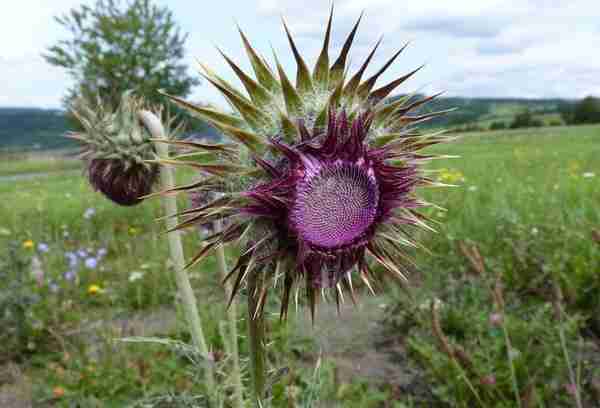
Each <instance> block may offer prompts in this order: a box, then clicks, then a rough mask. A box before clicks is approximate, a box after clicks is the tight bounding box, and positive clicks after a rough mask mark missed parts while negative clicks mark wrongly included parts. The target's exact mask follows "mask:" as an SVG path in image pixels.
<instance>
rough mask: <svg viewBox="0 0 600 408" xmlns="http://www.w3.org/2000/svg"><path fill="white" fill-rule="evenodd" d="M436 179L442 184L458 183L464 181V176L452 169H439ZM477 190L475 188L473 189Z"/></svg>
mask: <svg viewBox="0 0 600 408" xmlns="http://www.w3.org/2000/svg"><path fill="white" fill-rule="evenodd" d="M438 179H439V180H440V181H441V182H443V183H451V184H452V183H456V182H458V181H464V180H465V176H464V175H463V174H462V172H460V171H459V170H452V169H450V170H449V169H440V174H439V176H438ZM475 189H477V187H475Z"/></svg>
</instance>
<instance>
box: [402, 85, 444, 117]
mask: <svg viewBox="0 0 600 408" xmlns="http://www.w3.org/2000/svg"><path fill="white" fill-rule="evenodd" d="M443 93H444V92H443V91H442V92H438V93H436V94H434V95H431V96H428V97H426V98H423V99H420V100H418V101H415V102H413V103H411V104H410V105H408V106H406V107H404V108H401V109H398V110H396V111H395V112H394V114H393V116H394V117H400V116H403V115H405V114H406V113H408V112H410V111H411V110H413V109H415V108H418V107H419V106H421V105H424V104H426V103H428V102H430V101H432V100H434V99H435V98H437V97H439V96H440V95H442V94H443Z"/></svg>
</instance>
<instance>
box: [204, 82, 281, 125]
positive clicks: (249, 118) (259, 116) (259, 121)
mask: <svg viewBox="0 0 600 408" xmlns="http://www.w3.org/2000/svg"><path fill="white" fill-rule="evenodd" d="M205 78H206V80H207V81H209V82H210V83H211V84H213V85H214V86H215V87H216V88H217V89H218V90H219V91H221V93H222V94H223V95H225V96H226V97H227V99H228V100H229V101H230V102H231V103H232V104H233V105H234V106H235V108H236V109H237V110H238V111H239V112H240V114H241V115H242V117H243V118H244V119H245V120H246V122H247V123H248V124H249V125H250V127H252V128H253V129H254V130H257V129H261V128H263V127H264V126H265V125H268V124H270V122H271V119H270V118H269V117H268V116H267V115H266V114H265V113H263V112H262V111H261V110H260V109H258V108H257V107H256V106H255V105H254V104H252V102H250V101H249V100H248V99H246V98H245V97H240V96H238V95H237V94H235V93H233V92H231V91H230V90H229V89H228V88H226V87H224V86H223V85H221V84H220V83H218V82H217V81H215V80H213V79H212V78H210V77H208V76H205Z"/></svg>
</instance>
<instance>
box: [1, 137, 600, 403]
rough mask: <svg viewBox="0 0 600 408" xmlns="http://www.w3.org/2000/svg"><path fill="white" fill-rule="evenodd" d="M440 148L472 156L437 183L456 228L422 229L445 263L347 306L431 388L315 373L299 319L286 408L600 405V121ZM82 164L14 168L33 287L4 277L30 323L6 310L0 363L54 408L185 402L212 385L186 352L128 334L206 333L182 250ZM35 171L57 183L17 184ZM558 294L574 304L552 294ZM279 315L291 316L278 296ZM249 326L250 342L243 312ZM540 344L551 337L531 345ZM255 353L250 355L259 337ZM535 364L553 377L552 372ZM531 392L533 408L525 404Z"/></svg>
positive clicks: (279, 341)
mask: <svg viewBox="0 0 600 408" xmlns="http://www.w3.org/2000/svg"><path fill="white" fill-rule="evenodd" d="M432 151H433V150H432ZM435 152H443V153H446V154H451V155H459V156H460V158H457V159H444V160H438V161H435V162H433V163H432V164H431V166H429V169H428V170H430V171H432V172H433V173H432V174H433V176H434V177H436V178H438V179H439V180H441V181H443V182H446V183H448V184H455V185H456V187H449V188H443V189H435V190H433V189H432V190H426V191H423V194H424V195H425V197H426V199H427V200H428V201H431V202H434V203H436V204H438V205H440V206H441V207H444V208H445V209H446V210H443V209H437V208H432V209H428V210H427V211H426V212H427V214H428V215H429V216H430V217H431V218H433V219H434V220H436V221H438V222H439V225H436V226H435V227H436V228H437V229H438V233H437V234H422V235H423V236H422V237H421V240H422V242H423V243H424V244H425V246H426V247H428V248H429V249H430V250H431V253H427V252H423V251H420V252H417V253H415V257H416V259H417V265H418V271H416V272H415V276H414V279H413V283H412V285H413V287H414V289H413V293H412V294H411V295H410V296H409V295H406V293H405V292H403V291H401V290H398V289H397V288H391V289H389V290H387V291H386V293H385V294H384V295H382V297H381V298H376V299H377V300H376V302H375V303H376V304H374V305H373V306H372V307H371V308H370V307H368V306H367V307H365V309H364V310H354V311H349V312H347V313H355V314H357V316H360V314H361V313H373V310H375V311H376V314H377V315H380V317H381V319H380V320H381V321H384V322H385V323H384V324H383V326H384V327H385V328H387V329H389V330H391V331H392V333H393V334H392V335H389V334H388V335H387V337H385V335H384V334H381V336H382V338H384V337H385V338H386V339H388V340H389V339H390V338H391V339H393V342H395V343H394V344H397V345H398V348H399V349H400V350H402V351H401V352H400V357H398V355H396V357H395V358H394V359H393V361H394V362H397V364H398V365H401V366H407V367H408V366H410V367H413V368H414V370H416V372H417V373H418V375H415V377H414V378H415V380H414V381H413V382H412V383H410V384H409V385H402V384H399V383H397V381H396V382H395V381H394V380H393V379H387V380H385V381H383V385H382V382H381V381H380V382H374V381H372V379H370V378H360V376H354V377H353V378H354V379H353V381H350V380H344V381H342V383H340V380H339V377H338V368H337V367H336V364H337V363H336V361H337V360H336V359H335V358H332V359H330V360H327V359H325V361H326V364H324V366H323V368H322V369H321V371H320V373H321V374H320V376H318V378H319V379H320V380H319V381H316V380H315V381H313V380H312V379H313V378H317V377H313V368H314V367H313V365H314V361H315V360H316V357H317V355H318V352H317V349H318V344H319V341H318V339H314V338H312V337H314V334H315V332H314V331H313V332H311V331H310V330H305V329H303V328H302V327H304V326H302V324H300V323H298V322H296V320H295V319H294V318H292V319H291V322H290V323H289V325H288V326H287V327H286V326H285V325H283V324H280V323H279V322H278V321H277V319H273V321H272V322H271V323H270V325H271V331H272V335H271V337H272V340H273V345H272V352H271V364H272V365H273V366H274V367H277V366H283V365H287V366H291V367H294V369H293V370H292V374H290V375H289V376H286V379H285V380H283V381H281V382H280V383H278V385H277V386H274V387H273V396H274V400H273V405H274V406H288V405H287V404H288V403H289V401H292V400H295V401H296V402H297V403H298V405H297V406H307V405H302V401H301V400H302V399H303V398H304V397H303V396H305V395H307V393H309V391H312V390H314V389H315V387H318V389H319V395H320V398H321V399H322V401H324V402H322V405H320V406H343V407H354V406H356V407H369V406H372V407H380V406H381V407H409V406H415V407H416V406H424V405H423V404H426V406H436V407H437V406H439V407H445V406H465V407H471V406H490V407H491V406H497V407H510V406H517V405H516V404H517V402H516V400H517V399H518V400H519V401H520V402H519V404H521V406H552V407H555V406H575V405H574V402H573V401H574V400H575V395H579V397H581V399H582V400H583V401H584V403H586V404H594V402H593V401H594V398H598V397H595V396H594V395H595V394H594V392H596V391H594V390H597V391H598V393H599V394H600V361H599V359H598V358H595V357H593V355H594V353H596V354H598V353H597V352H598V349H595V348H594V347H595V346H594V344H595V345H598V344H600V341H599V340H598V339H599V338H600V319H598V317H597V316H598V314H599V312H600V306H599V305H600V300H599V299H597V298H600V296H598V293H600V292H599V291H600V242H596V241H595V238H594V237H596V235H595V234H599V235H598V241H600V205H598V203H600V160H598V157H600V127H598V126H581V127H552V128H542V129H535V130H519V131H506V132H485V133H481V134H479V133H470V134H466V135H464V136H462V137H461V138H460V139H459V140H457V141H455V142H453V143H452V144H450V145H444V146H437V147H436V148H435ZM77 166H78V164H77V163H73V162H68V163H66V164H65V163H64V162H61V161H57V160H53V159H44V160H37V161H36V160H6V161H3V162H1V163H0V248H2V250H1V251H2V253H1V254H0V258H1V259H3V261H4V268H3V269H0V273H5V274H7V275H9V276H11V279H12V280H18V281H20V282H21V285H20V286H19V289H18V290H16V289H14V288H13V287H12V286H10V285H11V281H10V280H9V279H8V277H0V279H1V280H0V282H2V283H0V291H1V292H2V293H5V294H6V293H10V294H11V295H12V298H11V297H10V296H6V295H4V298H2V299H1V301H3V302H5V304H11V305H14V304H16V305H17V306H16V309H15V310H17V311H19V313H21V314H20V315H17V316H21V318H20V319H15V318H14V316H13V319H12V320H10V318H7V317H6V316H5V317H4V319H8V320H7V321H8V322H9V323H10V322H12V323H14V326H15V327H14V328H11V330H9V331H6V333H7V334H6V335H2V334H0V340H2V341H3V342H11V341H12V343H10V344H11V347H10V348H8V349H7V350H11V351H7V352H6V353H5V354H6V355H0V365H1V364H8V362H9V361H12V362H15V363H16V364H17V366H18V367H20V368H19V370H20V371H21V372H23V373H24V375H23V378H25V379H26V382H28V383H31V387H32V388H31V393H32V395H33V399H34V401H36V402H38V404H39V406H72V405H69V404H72V403H73V402H79V403H80V404H82V405H81V406H86V407H88V406H89V407H94V406H124V404H125V403H126V402H127V401H129V402H131V401H133V400H135V399H138V398H142V397H148V396H151V395H157V394H166V393H168V392H177V393H189V394H193V393H198V392H200V393H201V392H202V384H198V383H197V381H196V378H195V377H194V376H191V377H190V376H189V375H188V372H187V371H188V370H189V369H190V368H191V367H192V366H191V365H190V364H189V363H188V362H186V360H185V359H184V358H183V357H181V356H174V355H173V354H171V353H170V352H169V351H168V350H167V349H164V348H161V347H159V346H140V345H135V346H133V345H127V346H125V345H119V344H115V343H114V342H112V341H111V339H112V338H113V337H120V336H123V335H130V334H131V333H134V334H145V335H161V336H164V335H169V336H171V337H174V338H177V339H182V340H187V339H188V337H187V333H186V332H185V328H184V327H183V325H182V324H181V323H180V322H179V320H177V319H172V318H170V317H169V316H171V317H172V316H177V315H178V313H179V312H178V311H177V309H176V308H173V304H175V303H176V297H175V285H174V282H173V279H172V274H171V266H170V263H169V262H168V260H167V252H166V242H165V239H164V236H163V235H161V234H160V232H161V226H160V224H159V223H157V222H155V219H156V218H158V217H159V216H160V215H161V211H160V206H159V202H158V201H150V202H146V203H144V204H142V205H140V206H138V207H135V208H117V207H115V206H113V205H112V204H111V203H109V202H108V201H106V200H104V199H103V198H102V197H100V196H99V195H98V194H96V193H94V192H93V191H91V189H90V187H89V186H88V185H87V183H86V181H85V180H84V179H83V178H82V177H81V175H80V173H77V172H66V173H64V172H63V171H64V170H66V169H74V168H77ZM55 171H56V172H55ZM26 172H35V173H46V172H49V173H50V174H49V175H47V176H45V177H39V178H35V179H31V180H18V181H15V180H12V179H11V180H10V181H7V180H5V181H2V178H1V176H5V175H10V174H20V173H26ZM190 176H191V174H189V173H188V174H181V175H180V178H181V180H182V181H183V180H184V179H187V178H189V177H190ZM181 205H182V206H183V205H185V198H183V197H182V198H181ZM184 242H185V246H186V253H187V254H188V255H189V254H191V253H192V251H193V249H194V247H195V246H196V245H197V235H196V233H195V232H194V231H191V232H190V233H187V234H185V235H184ZM4 248H6V250H4ZM478 259H479V261H478ZM482 265H483V266H482ZM213 266H214V264H213V261H212V259H209V260H207V261H206V262H204V263H203V264H201V265H200V266H199V267H198V268H196V269H195V270H193V271H192V280H193V285H194V287H195V289H196V290H197V292H198V293H199V298H200V299H201V300H202V305H201V313H202V315H203V318H204V321H205V322H207V328H206V330H207V332H208V337H209V340H210V342H211V344H212V346H213V348H214V350H215V351H218V352H223V347H224V345H223V340H222V339H221V337H220V335H219V321H220V318H219V317H222V316H224V304H223V303H224V302H223V293H222V290H221V288H220V287H219V285H218V283H217V278H216V276H215V273H214V267H213ZM474 270H475V271H474ZM3 271H4V272H3ZM15 272H18V273H19V274H20V275H19V276H20V277H19V278H18V279H17V278H15V276H14V274H15ZM11 273H12V275H10V274H11ZM497 281H501V282H502V285H503V288H504V292H503V293H504V297H505V299H506V306H505V307H506V311H504V310H505V309H502V310H501V311H500V310H498V309H497V303H498V302H497V298H495V297H494V296H493V295H490V293H488V292H489V291H488V290H487V288H488V287H489V286H490V285H492V286H493V284H494V283H495V282H497ZM552 285H555V286H556V287H557V288H559V289H557V290H559V291H560V293H561V294H562V296H563V297H562V298H561V299H560V301H559V300H557V301H553V299H554V298H552V296H550V295H548V293H549V292H548V287H550V288H552V287H554V286H552ZM492 292H493V291H492ZM550 292H552V291H550ZM555 292H556V291H555ZM552 293H554V292H552ZM362 296H363V297H366V296H367V294H366V292H365V293H364V294H363V295H362ZM490 296H491V297H490ZM549 296H550V297H549ZM7 299H13V300H10V302H12V303H10V302H9V300H7ZM431 300H435V301H436V302H437V301H438V300H439V301H440V303H441V304H443V305H444V306H443V307H442V309H440V310H441V312H440V316H438V317H437V318H438V319H440V320H441V324H440V326H441V329H440V330H433V331H432V330H431V324H432V322H435V318H434V317H435V316H433V317H432V315H430V313H429V308H428V306H427V305H428V304H429V303H428V302H429V301H431ZM368 303H369V302H368ZM371 303H372V302H371ZM379 303H383V304H385V306H382V307H381V308H380V307H379ZM434 303H435V302H434ZM369 304H370V303H369ZM495 304H496V309H494V305H495ZM423 305H425V306H423ZM548 305H550V306H548ZM559 306H560V307H562V308H563V309H564V314H560V316H562V317H560V316H559V317H560V319H558V320H556V319H557V317H556V316H555V315H552V313H551V311H552V310H556V307H559ZM270 307H272V310H273V311H274V312H276V311H277V301H274V302H273V304H272V305H271V306H270ZM552 307H554V309H552ZM373 308H374V309H373ZM548 308H550V309H548ZM563 309H561V310H563ZM165 311H166V312H165ZM494 313H501V314H502V316H504V319H503V320H502V321H503V325H502V330H500V331H495V329H494V330H491V329H488V328H486V327H488V326H486V325H487V322H488V319H489V317H490V316H491V315H492V314H494ZM137 316H145V317H146V318H149V319H150V320H152V321H153V322H154V324H150V323H148V319H146V320H144V319H141V321H143V322H146V323H145V324H146V326H144V325H142V326H143V327H142V328H141V329H139V328H133V329H132V328H131V327H133V326H135V324H133V323H135V322H137V321H138V320H136V319H137ZM157 316H158V317H157ZM164 316H167V317H164ZM532 316H535V317H536V319H537V320H535V322H533V323H532V321H531V320H530V319H531V318H532ZM153 319H155V320H156V321H154V320H153ZM432 319H433V321H432ZM553 319H555V320H553ZM15 322H16V323H15ZM97 322H102V324H99V325H98V324H97ZM124 322H125V323H124ZM129 322H131V323H132V324H130V325H128V324H126V323H129ZM104 323H106V324H104ZM7 324H8V323H7ZM321 324H322V322H321ZM125 326H128V327H125ZM240 326H241V330H242V331H241V332H242V333H243V330H244V329H243V326H244V322H243V320H241V321H240ZM434 326H435V325H434ZM89 327H92V329H89ZM498 327H499V326H498ZM554 327H556V328H557V330H556V331H554V329H553V328H554ZM93 328H96V329H93ZM359 329H360V328H357V330H359ZM363 330H364V329H363ZM548 330H550V331H548ZM384 332H385V330H383V332H382V333H384ZM518 333H522V335H519V334H518ZM507 334H508V335H507ZM3 336H4V337H3ZM350 336H352V335H351V334H350ZM444 336H446V337H444ZM527 336H529V339H528V338H527ZM5 337H6V338H5ZM538 337H539V338H540V340H542V341H541V342H540V345H538V344H537V343H535V342H534V343H531V339H534V338H538ZM507 339H512V342H513V343H512V346H511V345H510V343H507ZM544 339H546V340H547V341H543V340H544ZM563 340H564V341H563ZM444 341H446V343H449V344H450V348H452V347H454V348H455V349H460V347H462V348H463V349H464V350H463V351H465V353H467V354H468V355H469V358H468V359H470V361H471V363H470V365H469V364H466V363H464V361H463V360H461V358H457V357H456V356H457V355H458V356H459V357H460V355H461V353H455V354H452V353H450V354H449V353H448V352H447V351H448V348H446V347H445V346H442V347H440V344H442V345H443V344H444ZM7 344H8V343H7ZM521 344H525V345H524V346H522V347H521ZM561 345H564V347H562V346H561ZM240 347H241V350H242V355H244V354H243V353H245V350H246V345H245V339H243V338H242V339H240ZM378 347H379V346H378ZM511 347H513V348H515V350H516V349H517V348H518V349H519V350H520V351H519V353H520V354H519V355H520V357H519V356H517V357H515V356H516V353H517V352H516V351H514V350H513V348H511ZM565 350H566V353H565ZM582 350H583V351H582ZM352 352H353V353H355V354H356V353H361V352H362V350H353V351H352ZM586 353H588V354H589V355H591V356H592V357H589V356H588V354H586ZM0 354H1V353H0ZM346 354H348V353H346ZM463 354H464V353H463ZM513 354H514V355H513ZM352 355H353V354H351V353H350V357H352ZM507 355H508V356H509V357H507ZM544 355H545V356H547V357H548V358H547V359H546V360H544V359H542V360H541V362H540V360H539V358H540V356H544ZM565 355H566V356H567V357H568V356H569V355H570V356H571V359H569V358H565ZM511 356H512V357H511ZM582 356H583V357H582ZM149 357H150V358H149ZM338 357H339V356H338ZM346 357H348V356H347V355H346ZM551 357H552V358H554V359H552V358H551ZM389 358H390V361H392V357H389ZM327 361H329V362H327ZM532 364H533V365H537V364H541V365H542V366H544V367H546V369H545V370H542V371H535V370H533V368H532ZM573 370H574V372H575V374H576V377H577V378H574V377H573V376H572V375H570V373H571V372H572V371H573ZM534 371H535V372H534ZM491 376H493V381H492V379H491V378H492V377H491ZM287 377H289V378H287ZM350 377H351V378H352V376H350ZM346 378H347V377H346ZM594 381H599V382H598V383H594ZM375 383H376V384H375ZM544 384H549V385H544ZM565 384H566V386H565ZM0 385H1V383H0ZM569 387H571V388H569ZM594 387H598V388H594ZM573 388H575V390H573ZM515 389H516V391H515ZM1 395H2V394H1V393H0V396H1ZM515 395H518V396H515ZM526 398H530V400H531V401H533V402H532V403H531V404H532V405H525V402H527V401H525V400H526ZM0 401H1V398H0ZM393 401H395V402H393ZM523 401H525V402H523ZM553 404H554V405H553ZM584 406H593V405H584Z"/></svg>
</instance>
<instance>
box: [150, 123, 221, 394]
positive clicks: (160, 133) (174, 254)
mask: <svg viewBox="0 0 600 408" xmlns="http://www.w3.org/2000/svg"><path fill="white" fill-rule="evenodd" d="M139 117H140V120H141V121H142V122H143V123H144V125H145V126H146V128H147V129H148V131H149V132H150V133H151V134H152V137H154V138H155V139H166V138H167V136H166V134H165V130H164V127H163V125H162V123H161V122H160V119H159V118H157V117H156V115H154V114H153V113H152V112H149V111H141V112H140V113H139ZM155 147H156V152H157V154H158V156H159V157H162V158H168V157H169V148H168V145H167V144H166V143H156V144H155ZM174 185H175V177H174V174H173V170H172V169H171V168H169V167H167V166H164V167H162V168H161V170H160V188H161V190H167V189H169V188H173V187H174ZM162 202H163V207H164V211H165V215H167V216H169V217H168V218H167V219H166V226H167V229H169V230H170V229H173V228H174V227H175V226H176V225H177V223H178V221H177V217H175V216H174V215H175V214H177V199H176V197H173V196H163V197H162ZM167 237H168V240H169V251H170V254H171V259H172V261H173V265H174V267H175V281H176V283H177V289H178V291H179V295H180V296H181V300H182V303H183V311H184V314H185V318H186V320H187V323H188V328H189V330H190V333H191V335H192V341H193V343H194V346H195V347H196V348H197V349H198V350H199V351H200V353H201V354H202V355H203V356H204V357H205V358H206V361H209V358H208V346H207V344H206V340H205V337H204V331H203V330H202V322H201V320H200V314H199V313H198V306H197V304H196V297H195V295H194V291H193V290H192V286H191V285H190V279H189V277H188V274H187V272H186V270H185V258H184V255H183V246H182V244H181V237H180V234H179V232H178V231H173V232H170V233H169V234H168V235H167ZM205 377H206V378H205V381H206V387H207V389H208V391H209V393H212V392H214V386H215V380H214V374H213V369H212V367H211V366H210V365H209V364H207V366H206V371H205Z"/></svg>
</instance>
